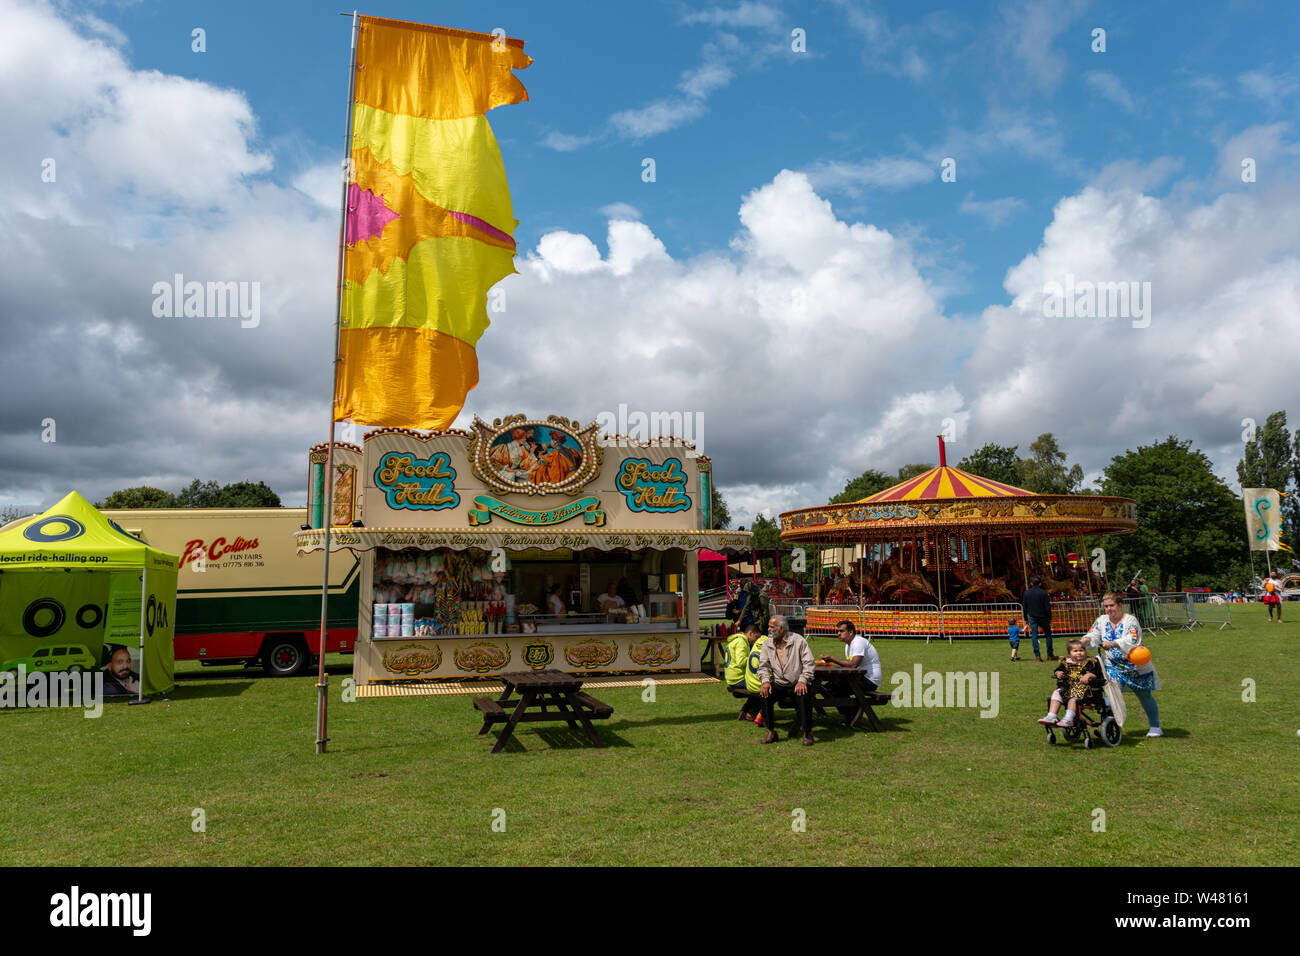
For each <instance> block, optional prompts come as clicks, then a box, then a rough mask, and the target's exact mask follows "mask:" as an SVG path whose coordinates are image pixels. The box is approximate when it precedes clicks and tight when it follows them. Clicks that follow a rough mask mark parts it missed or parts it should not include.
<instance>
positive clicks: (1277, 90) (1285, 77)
mask: <svg viewBox="0 0 1300 956" xmlns="http://www.w3.org/2000/svg"><path fill="white" fill-rule="evenodd" d="M1237 82H1238V83H1239V84H1241V88H1242V89H1243V90H1245V91H1246V92H1247V93H1249V94H1250V95H1251V96H1256V97H1258V98H1259V99H1261V100H1265V101H1267V102H1269V103H1272V104H1274V105H1281V104H1280V103H1279V101H1280V100H1284V99H1286V98H1288V97H1292V96H1294V95H1295V94H1296V92H1297V91H1300V77H1297V75H1296V74H1294V73H1283V72H1269V71H1268V70H1247V71H1246V72H1245V73H1242V74H1240V75H1239V76H1238V77H1237Z"/></svg>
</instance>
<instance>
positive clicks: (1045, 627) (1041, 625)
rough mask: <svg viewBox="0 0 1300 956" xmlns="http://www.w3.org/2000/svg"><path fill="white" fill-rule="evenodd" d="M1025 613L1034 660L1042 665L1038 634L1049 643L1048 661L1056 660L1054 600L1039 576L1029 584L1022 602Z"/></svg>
mask: <svg viewBox="0 0 1300 956" xmlns="http://www.w3.org/2000/svg"><path fill="white" fill-rule="evenodd" d="M1020 605H1021V607H1023V608H1024V611H1025V620H1027V621H1028V622H1029V641H1030V643H1031V644H1033V645H1034V660H1036V661H1038V662H1039V663H1040V664H1041V663H1042V661H1043V658H1042V655H1041V654H1039V653H1038V632H1039V631H1040V630H1041V631H1042V632H1043V637H1044V638H1045V639H1046V641H1047V659H1048V660H1049V661H1054V660H1056V655H1055V654H1053V653H1052V599H1051V598H1050V597H1048V595H1047V591H1046V590H1045V589H1044V588H1043V579H1042V578H1041V577H1038V576H1037V575H1035V576H1034V578H1033V579H1032V580H1031V581H1030V582H1029V590H1028V591H1026V592H1025V595H1024V597H1023V598H1021V600H1020Z"/></svg>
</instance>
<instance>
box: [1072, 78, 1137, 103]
mask: <svg viewBox="0 0 1300 956" xmlns="http://www.w3.org/2000/svg"><path fill="white" fill-rule="evenodd" d="M1083 78H1084V81H1085V82H1086V83H1087V84H1088V85H1089V86H1091V87H1092V88H1093V89H1094V90H1096V91H1097V92H1098V93H1100V94H1101V95H1102V96H1104V97H1105V98H1106V99H1108V100H1110V101H1111V102H1112V103H1114V104H1115V105H1116V106H1119V107H1120V108H1122V109H1123V110H1124V111H1125V112H1126V113H1132V112H1135V110H1136V107H1135V106H1134V105H1133V97H1131V96H1130V95H1129V92H1128V90H1126V89H1125V88H1124V83H1123V81H1122V80H1120V78H1119V77H1118V76H1116V75H1115V74H1114V73H1107V72H1106V71H1105V70H1092V71H1090V72H1088V73H1085V74H1084V77H1083Z"/></svg>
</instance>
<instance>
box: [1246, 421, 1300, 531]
mask: <svg viewBox="0 0 1300 956" xmlns="http://www.w3.org/2000/svg"><path fill="white" fill-rule="evenodd" d="M1293 479H1294V482H1295V484H1294V485H1293V486H1292V487H1294V488H1296V489H1300V429H1297V430H1296V433H1295V443H1294V445H1293V444H1292V440H1291V432H1290V430H1289V429H1288V428H1287V427H1286V412H1285V411H1279V412H1274V413H1273V414H1272V415H1270V416H1268V419H1267V420H1266V421H1265V422H1264V427H1263V428H1259V429H1256V431H1255V437H1254V439H1253V440H1251V441H1248V442H1246V444H1245V447H1244V448H1243V449H1242V455H1241V461H1239V462H1237V480H1238V481H1239V482H1241V487H1242V489H1243V490H1244V489H1246V488H1276V489H1277V490H1278V491H1281V492H1284V493H1285V492H1287V491H1289V490H1290V488H1289V487H1288V485H1289V484H1290V483H1291V482H1292V480H1293ZM1298 497H1300V496H1297V495H1294V494H1293V495H1290V496H1289V497H1286V498H1283V499H1282V537H1283V539H1284V540H1285V541H1286V543H1287V544H1289V545H1291V547H1293V548H1294V547H1296V546H1297V545H1296V535H1297V534H1298V533H1300V500H1297V499H1298Z"/></svg>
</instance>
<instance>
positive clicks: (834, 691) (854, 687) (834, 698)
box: [731, 664, 890, 733]
mask: <svg viewBox="0 0 1300 956" xmlns="http://www.w3.org/2000/svg"><path fill="white" fill-rule="evenodd" d="M808 693H809V694H811V695H812V699H811V700H810V701H809V719H811V716H812V712H813V711H816V712H817V714H818V715H820V716H822V717H825V716H826V708H827V707H853V706H855V705H856V706H857V708H858V710H857V713H855V714H854V715H853V719H852V720H851V721H849V726H850V727H857V725H858V721H860V720H861V719H862V717H863V715H865V716H866V718H867V720H868V721H869V722H870V723H871V728H872V729H873V730H876V731H879V732H881V733H883V732H884V730H885V725H884V724H882V723H881V722H880V718H879V717H877V716H876V711H875V708H874V706H873V705H875V704H887V703H889V699H890V695H889V694H888V693H886V692H884V691H880V690H872V689H871V688H869V687H868V686H867V683H866V680H865V677H864V674H863V672H862V671H861V670H859V669H858V668H856V667H839V666H836V665H835V664H818V665H816V666H815V667H814V668H813V679H812V683H811V684H810V685H809V687H808ZM731 694H732V696H733V697H738V698H740V699H742V700H747V699H751V698H753V699H757V698H758V695H757V694H750V693H748V692H746V691H732V692H731ZM780 704H781V706H783V707H793V706H794V702H793V701H792V700H790V699H788V698H787V699H784V700H782V701H781V702H780ZM809 729H810V730H811V728H809Z"/></svg>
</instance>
